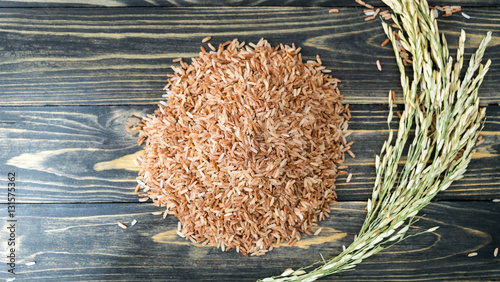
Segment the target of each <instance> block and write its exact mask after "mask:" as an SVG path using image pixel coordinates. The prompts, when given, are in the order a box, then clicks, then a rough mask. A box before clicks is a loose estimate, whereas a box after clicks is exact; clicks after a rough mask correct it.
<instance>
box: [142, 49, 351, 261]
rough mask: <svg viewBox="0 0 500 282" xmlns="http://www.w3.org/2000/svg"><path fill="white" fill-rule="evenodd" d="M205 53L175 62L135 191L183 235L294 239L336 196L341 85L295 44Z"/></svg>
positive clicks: (233, 240) (253, 248) (151, 120)
mask: <svg viewBox="0 0 500 282" xmlns="http://www.w3.org/2000/svg"><path fill="white" fill-rule="evenodd" d="M201 49H202V51H201V52H200V53H199V56H198V57H196V58H192V59H191V63H190V64H187V63H185V62H180V64H181V66H179V67H172V68H173V70H174V74H172V75H169V76H170V79H169V80H168V84H167V86H166V87H165V89H166V90H167V93H168V94H169V95H167V96H168V99H167V102H166V103H165V102H164V101H162V102H163V103H160V104H159V105H158V107H159V108H158V109H157V110H156V111H155V113H154V114H150V115H148V116H146V117H144V118H143V120H142V124H140V125H141V129H140V137H139V143H142V142H145V148H144V152H143V155H142V158H141V161H139V162H137V163H138V164H139V165H140V172H139V177H138V179H139V180H140V181H138V183H140V184H139V186H140V187H139V188H141V187H142V188H145V189H144V190H145V192H146V193H147V195H148V197H149V198H151V199H152V200H153V203H154V204H155V205H156V206H160V207H164V208H166V213H168V214H172V215H174V216H176V217H177V218H178V219H179V221H180V223H181V226H182V229H181V230H180V231H178V233H179V234H180V235H181V234H182V236H183V237H185V238H186V240H191V241H193V242H198V243H203V244H210V245H213V246H217V247H219V248H221V249H222V250H225V251H227V250H230V249H236V250H237V251H239V252H241V253H243V254H244V255H248V254H257V255H261V254H264V253H265V252H267V250H269V249H272V248H273V247H277V246H279V245H280V244H282V243H286V244H293V243H295V242H296V241H297V240H300V239H301V234H300V233H301V232H304V231H307V229H308V228H310V227H311V226H315V225H317V223H318V221H319V220H322V219H324V218H325V217H327V216H328V214H329V211H330V205H331V204H333V203H335V199H336V194H335V180H336V177H337V176H338V175H339V170H338V166H339V165H340V164H341V163H342V162H343V161H344V152H345V151H346V150H345V148H346V144H345V142H346V140H345V137H344V133H345V131H346V130H347V120H346V117H345V115H343V113H344V107H343V105H342V104H341V100H342V95H341V94H340V92H339V90H338V88H337V83H339V82H340V81H339V80H338V79H336V78H333V77H332V76H330V75H329V74H326V73H325V71H326V72H329V71H328V70H325V67H323V66H322V65H321V61H320V59H319V57H318V58H317V61H308V62H306V63H303V62H302V57H301V54H300V48H296V47H295V46H294V45H292V46H286V45H285V46H284V45H279V46H276V47H272V46H271V45H270V44H269V43H268V42H267V41H266V40H263V39H261V40H260V41H259V42H258V43H257V44H249V45H245V43H244V42H243V43H240V42H239V41H238V40H236V39H235V40H233V41H229V42H226V43H224V44H221V45H219V47H218V49H217V50H216V51H211V52H207V51H206V50H205V49H204V48H203V47H202V48H201ZM318 61H319V62H318ZM342 173H345V172H344V171H343V172H342ZM141 183H142V184H141ZM142 193H144V191H143V192H142ZM309 233H310V232H309Z"/></svg>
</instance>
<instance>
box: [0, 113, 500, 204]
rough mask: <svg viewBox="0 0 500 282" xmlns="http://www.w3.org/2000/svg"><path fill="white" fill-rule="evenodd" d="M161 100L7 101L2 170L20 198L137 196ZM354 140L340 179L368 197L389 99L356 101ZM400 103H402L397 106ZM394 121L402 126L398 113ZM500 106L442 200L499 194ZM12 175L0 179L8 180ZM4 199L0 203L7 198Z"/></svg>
mask: <svg viewBox="0 0 500 282" xmlns="http://www.w3.org/2000/svg"><path fill="white" fill-rule="evenodd" d="M155 108H156V106H114V107H104V106H84V107H83V106H82V107H66V106H64V107H2V108H0V148H1V150H2V158H1V160H2V161H1V162H0V171H1V172H3V173H4V174H5V173H7V172H15V173H16V175H18V177H17V182H18V185H19V186H20V187H21V189H22V191H23V192H22V193H21V195H20V197H19V198H18V201H20V202H22V203H89V202H136V201H137V196H136V195H135V194H134V192H133V190H134V189H133V188H134V187H135V185H136V182H135V177H136V176H137V168H136V166H135V164H134V163H133V159H134V158H135V157H137V156H139V155H140V151H141V147H140V146H138V145H137V143H136V141H137V138H136V134H137V132H136V131H134V130H132V128H133V127H134V126H135V125H136V124H137V122H138V121H139V119H138V118H137V117H135V116H133V115H138V116H144V115H146V114H147V113H152V112H153V111H154V109H155ZM350 109H351V113H352V116H353V118H352V120H351V121H350V122H349V129H350V130H352V131H353V133H352V135H351V136H349V138H348V139H349V140H351V141H354V142H355V143H354V145H353V146H352V150H353V151H354V152H355V154H356V157H355V158H354V159H353V158H351V157H347V158H346V159H347V161H346V164H347V165H349V166H350V168H349V172H350V173H352V174H353V177H352V180H351V181H350V182H349V183H345V176H344V177H340V178H339V179H338V181H337V183H338V184H337V191H338V195H339V200H342V201H351V200H356V201H363V200H366V199H367V198H368V197H370V195H371V189H372V185H373V182H374V180H375V170H374V159H375V155H376V154H378V153H379V150H380V148H381V147H382V144H383V143H384V141H385V140H386V139H387V136H388V127H387V122H386V120H387V115H388V108H387V106H384V105H380V106H373V105H355V104H354V105H350ZM396 110H399V109H396ZM391 127H392V128H393V129H394V130H395V129H396V128H397V118H396V119H395V120H394V121H393V122H392V124H391ZM499 131H500V107H499V106H490V107H488V110H487V117H486V123H485V127H484V129H483V132H482V135H483V136H484V137H485V142H484V143H483V144H481V145H480V146H479V147H478V148H477V153H476V155H475V156H474V159H473V160H472V163H471V164H470V166H469V169H468V173H467V174H466V175H465V177H464V179H462V180H461V181H458V182H456V183H454V184H453V185H452V186H451V187H450V188H449V189H448V190H447V191H445V192H443V193H442V194H440V195H439V196H438V199H440V200H472V199H477V200H492V199H495V198H498V195H500V178H499V175H500V168H499V167H498V163H499V162H500V155H499V150H500V135H499ZM6 182H7V179H6V178H5V177H3V178H0V183H1V184H2V185H3V186H5V185H7V184H6ZM5 201H6V199H5V198H0V202H4V203H5Z"/></svg>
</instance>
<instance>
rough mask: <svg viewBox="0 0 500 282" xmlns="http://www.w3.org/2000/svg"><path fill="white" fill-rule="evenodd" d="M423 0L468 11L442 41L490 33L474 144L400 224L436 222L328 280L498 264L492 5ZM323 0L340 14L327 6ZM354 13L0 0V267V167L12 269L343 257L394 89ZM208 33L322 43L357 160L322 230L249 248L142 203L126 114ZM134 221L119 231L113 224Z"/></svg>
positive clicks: (156, 0) (157, 273)
mask: <svg viewBox="0 0 500 282" xmlns="http://www.w3.org/2000/svg"><path fill="white" fill-rule="evenodd" d="M366 2H368V3H370V4H373V5H376V6H382V2H381V1H378V0H377V1H366ZM431 2H432V3H431V4H440V5H446V4H448V5H462V6H463V7H464V11H465V12H466V13H467V14H469V15H470V16H471V19H470V20H466V19H465V18H464V17H462V16H461V15H460V14H455V15H453V16H452V17H449V18H446V19H440V20H439V26H440V29H441V30H442V31H443V32H444V33H445V34H446V36H447V39H448V42H449V44H450V45H451V47H452V48H454V47H456V44H457V38H458V33H459V31H460V29H464V30H466V31H467V33H468V35H469V36H468V38H469V41H468V43H467V44H468V45H467V53H469V54H470V53H471V52H472V51H473V50H474V48H475V47H476V46H477V45H478V43H479V41H480V39H481V38H482V36H483V35H484V34H485V33H486V31H488V30H492V31H494V34H493V35H494V37H493V40H492V44H491V47H489V48H488V49H487V52H486V58H490V59H492V61H493V63H492V67H491V70H490V72H489V74H488V75H487V77H486V79H485V81H484V84H483V86H482V88H481V91H480V97H481V101H482V104H483V105H485V106H486V105H487V119H486V122H485V127H484V130H483V132H482V135H483V136H484V138H485V142H484V143H483V144H482V145H481V146H479V147H478V148H477V153H476V155H475V156H474V159H473V160H472V162H471V164H470V166H469V169H468V171H467V173H466V174H465V177H464V178H463V179H462V180H460V181H458V182H456V183H454V184H453V185H452V186H451V187H450V188H449V190H447V191H445V192H444V193H441V194H439V195H438V197H437V198H436V200H435V201H433V203H431V204H430V205H429V206H428V207H427V208H425V209H424V210H423V211H422V212H421V214H422V215H424V214H425V215H426V217H425V218H423V219H421V220H420V221H419V222H418V223H417V224H416V226H415V227H414V228H412V229H411V231H412V232H418V231H421V230H424V229H426V228H429V227H432V226H435V225H439V226H441V228H440V229H438V230H437V231H436V232H434V233H432V234H426V235H422V236H419V237H414V238H410V239H408V240H406V241H404V242H402V243H400V244H398V245H396V246H395V247H393V248H391V249H389V250H387V251H385V252H383V253H381V254H379V255H377V256H374V257H372V258H369V259H367V260H366V261H364V262H363V263H362V264H361V265H359V267H358V268H357V269H356V271H354V272H346V273H342V274H339V275H336V276H331V277H328V278H327V279H324V281H422V280H423V281H436V280H444V281H450V280H451V281H458V280H466V281H470V280H481V281H484V280H495V279H498V277H499V274H500V261H499V259H500V258H498V257H497V258H494V257H493V250H494V249H495V248H497V247H500V242H499V237H498V234H500V232H499V231H500V229H499V226H500V225H499V224H500V222H499V219H500V203H497V202H492V200H493V199H499V198H500V188H499V187H500V185H499V184H500V183H499V182H500V167H499V165H498V164H499V163H500V153H499V150H500V120H499V118H500V94H499V92H498V89H499V81H498V79H497V77H498V76H499V75H500V67H499V63H498V61H499V53H500V52H499V50H500V49H499V48H500V47H499V39H498V32H499V31H500V24H498V22H499V21H498V19H499V18H500V10H499V7H500V3H499V2H498V1H495V0H480V1H468V0H467V1H466V0H455V1H449V2H447V3H444V2H442V1H431ZM29 7H34V8H29ZM104 7H106V8H104ZM333 7H336V8H339V13H334V14H329V13H328V10H329V9H330V8H333ZM364 17H365V16H364V14H363V7H361V6H359V5H358V4H356V3H355V2H354V1H351V0H339V1H323V0H314V1H304V0H291V1H275V0H264V1H255V0H243V1H231V0H225V1H212V0H200V1H183V0H180V1H169V0H144V1H142V0H87V1H78V2H76V1H59V0H38V1H15V0H13V1H2V0H0V187H4V188H2V189H3V190H0V191H4V192H5V194H3V196H1V194H0V221H1V222H2V223H3V224H2V225H1V229H0V230H1V231H0V244H2V246H4V248H2V249H0V262H1V263H2V265H3V268H0V279H4V278H5V279H8V278H13V276H12V275H10V274H8V273H7V269H8V268H7V265H6V264H5V262H7V255H8V254H9V250H8V249H6V248H5V247H7V244H8V241H7V239H8V237H9V235H10V234H9V230H8V229H7V227H9V225H10V224H11V223H9V222H7V216H8V212H7V211H8V210H7V204H6V203H7V194H6V187H7V185H8V184H7V174H8V173H9V172H14V173H16V185H17V186H16V189H17V190H16V202H17V204H16V213H15V216H16V218H15V219H17V220H18V221H17V222H16V223H15V224H16V232H15V235H16V240H17V241H16V243H17V244H18V245H17V251H16V256H17V260H16V271H17V272H18V274H17V275H16V276H15V277H16V278H17V279H16V281H93V280H94V281H97V280H98V281H103V280H108V281H116V280H119V281H165V280H167V281H199V280H203V281H254V280H255V279H257V278H262V277H265V276H269V275H275V274H279V273H281V272H282V271H283V270H284V269H285V268H288V267H293V268H298V267H301V266H304V265H307V264H309V263H313V262H315V261H317V260H320V259H321V255H323V256H324V257H325V258H326V257H331V256H334V255H336V254H338V253H339V252H340V251H341V249H342V245H348V244H349V243H350V242H351V241H352V239H353V236H354V234H355V233H356V232H357V231H358V230H359V228H360V226H361V223H362V221H363V218H364V206H365V202H364V201H365V200H366V199H367V198H368V197H369V195H370V194H371V188H372V187H371V186H372V184H373V180H374V169H373V165H374V156H375V154H377V153H378V152H379V150H380V148H381V145H382V143H383V142H384V140H385V139H386V137H387V134H388V131H387V130H388V129H387V124H386V118H387V114H388V110H387V105H386V104H387V98H386V96H387V92H388V91H389V90H396V92H398V89H399V85H398V83H399V74H398V72H397V69H396V67H395V63H394V58H393V53H392V50H391V49H390V48H389V47H388V46H386V47H380V43H381V42H382V41H383V40H384V39H385V37H384V34H383V32H382V28H381V26H380V22H379V21H378V20H376V21H369V22H365V21H364ZM207 35H211V36H213V39H212V40H211V41H210V42H211V43H212V44H217V43H222V42H224V41H226V40H231V39H233V38H239V39H240V40H242V41H243V40H244V41H246V42H249V41H252V42H255V41H257V40H259V39H260V38H261V37H265V38H267V39H269V41H270V42H271V43H272V44H279V43H285V44H291V43H296V44H297V45H299V46H302V47H303V51H302V54H303V56H304V58H305V59H309V58H313V57H314V56H316V54H319V55H320V56H321V58H322V61H323V62H324V64H325V65H326V66H327V67H329V68H331V69H332V70H333V74H334V76H336V77H338V78H339V79H341V80H342V84H341V86H340V89H341V91H342V93H343V94H344V95H345V102H346V103H349V104H350V109H351V113H352V116H353V119H352V120H351V121H350V123H349V128H350V130H352V131H353V134H352V135H351V136H350V137H349V139H350V140H352V141H354V142H355V143H354V145H353V148H352V150H353V152H354V153H355V154H356V158H355V159H352V158H347V164H348V165H349V172H351V173H353V178H352V180H351V182H350V183H345V176H344V177H341V178H339V179H338V182H337V192H338V195H339V201H340V203H339V204H337V205H334V206H333V207H332V208H333V212H332V216H331V217H330V218H329V219H327V220H326V221H324V222H322V223H321V224H320V225H321V226H322V227H323V228H324V230H323V231H322V232H321V233H320V235H319V236H317V237H309V236H307V235H305V236H304V240H301V241H299V242H298V244H296V246H295V247H292V248H289V247H280V248H278V249H275V250H273V251H272V252H270V253H268V254H266V255H265V256H262V257H250V258H245V257H243V256H242V255H240V254H236V253H234V252H228V253H223V252H221V251H220V250H218V249H215V248H212V247H199V246H195V245H193V244H191V243H188V242H187V241H184V240H183V239H181V238H180V237H178V236H176V234H175V230H176V227H177V220H176V219H175V218H174V217H168V218H167V219H166V220H163V219H161V218H160V217H158V216H153V215H151V212H153V211H157V210H158V208H156V207H154V206H152V205H151V203H137V196H136V195H135V194H134V193H133V189H134V187H135V180H134V179H135V176H136V175H137V170H136V168H135V165H134V164H133V161H132V160H133V158H134V157H135V156H136V155H137V154H138V152H140V150H141V147H140V146H138V145H137V144H136V136H135V134H136V132H134V131H133V130H132V127H133V126H134V125H135V124H136V123H137V121H138V119H137V118H136V117H134V116H133V114H136V115H139V116H142V115H145V114H146V113H151V112H153V110H154V109H155V107H156V105H155V104H156V103H157V102H158V100H159V99H160V97H161V95H162V94H163V91H162V88H163V86H164V84H165V80H166V75H167V74H168V73H170V72H171V71H170V70H169V66H170V65H171V64H172V63H171V60H172V59H173V58H177V57H183V58H189V57H192V56H196V55H197V52H198V50H199V47H200V46H201V45H202V43H201V39H202V38H203V37H205V36H207ZM377 59H379V60H381V62H382V68H383V70H382V72H379V71H378V70H377V68H376V65H375V61H376V60H377ZM398 102H400V101H399V100H398ZM400 109H401V108H398V109H397V110H400ZM396 122H397V119H395V120H394V121H393V123H392V124H391V127H392V128H394V129H396V128H397V125H396ZM2 193H3V192H2ZM134 219H136V220H137V221H138V223H137V225H136V226H134V227H129V228H128V229H126V230H124V229H121V228H120V227H119V226H118V225H117V222H119V221H120V222H123V223H126V224H128V225H130V222H131V221H132V220H134ZM2 238H3V239H2ZM471 252H477V253H478V255H477V256H475V257H468V256H467V254H468V253H471ZM320 254H321V255H320ZM30 262H36V263H35V264H34V265H26V263H28V264H29V263H30Z"/></svg>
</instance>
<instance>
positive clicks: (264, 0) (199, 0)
mask: <svg viewBox="0 0 500 282" xmlns="http://www.w3.org/2000/svg"><path fill="white" fill-rule="evenodd" d="M365 2H366V3H369V4H372V5H374V6H378V7H380V6H385V5H384V3H383V2H382V1H380V0H367V1H365ZM429 3H430V4H431V5H441V6H443V5H461V6H466V7H471V6H472V7H485V6H490V7H498V2H497V1H495V0H476V1H470V0H453V1H448V2H445V3H444V2H443V1H429ZM145 6H146V7H147V6H156V7H196V6H201V7H203V6H302V7H317V6H320V7H332V6H333V7H352V6H359V5H358V4H357V3H356V2H355V1H354V0H335V1H334V2H332V1H328V0H311V1H308V0H288V1H282V0H238V1H235V0H223V1H218V0H86V1H61V0H38V1H18V0H11V1H5V0H2V1H0V7H23V8H27V7H145Z"/></svg>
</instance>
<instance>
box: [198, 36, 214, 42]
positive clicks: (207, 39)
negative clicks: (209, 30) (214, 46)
mask: <svg viewBox="0 0 500 282" xmlns="http://www.w3.org/2000/svg"><path fill="white" fill-rule="evenodd" d="M210 39H212V36H207V37H205V38H203V39H202V40H201V43H205V42H207V41H209V40H210Z"/></svg>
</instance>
